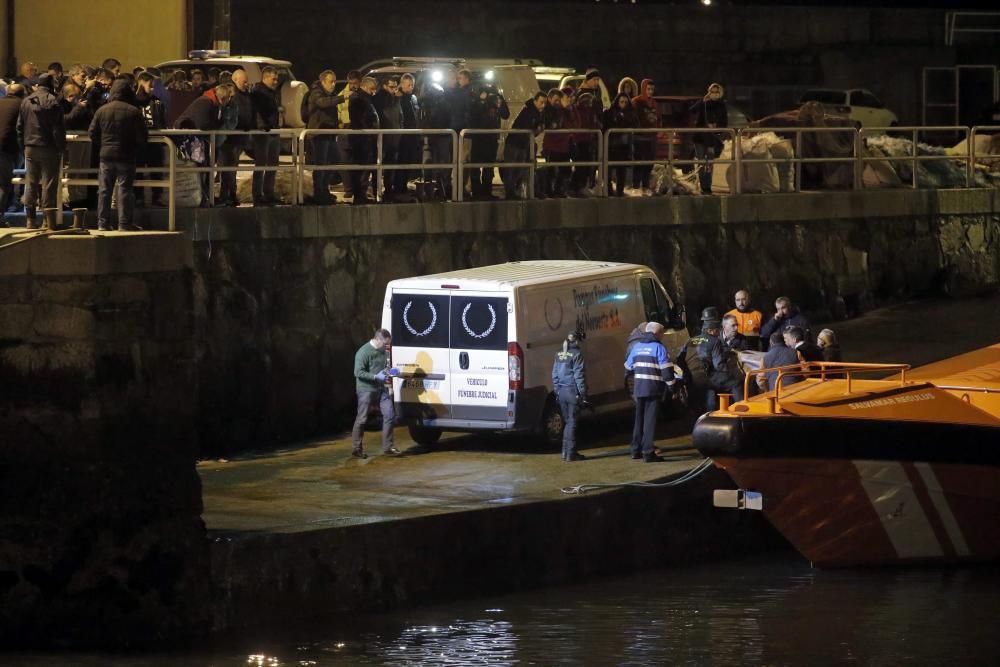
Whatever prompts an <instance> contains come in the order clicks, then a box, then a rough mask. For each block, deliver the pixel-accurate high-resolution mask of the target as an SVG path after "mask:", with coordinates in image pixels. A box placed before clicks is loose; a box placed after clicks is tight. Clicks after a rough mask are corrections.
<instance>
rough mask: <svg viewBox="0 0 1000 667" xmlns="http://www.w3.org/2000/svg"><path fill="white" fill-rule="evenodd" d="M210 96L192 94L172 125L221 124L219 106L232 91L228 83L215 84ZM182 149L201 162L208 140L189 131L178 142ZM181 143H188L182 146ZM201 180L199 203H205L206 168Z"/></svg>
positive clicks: (198, 126) (205, 128)
mask: <svg viewBox="0 0 1000 667" xmlns="http://www.w3.org/2000/svg"><path fill="white" fill-rule="evenodd" d="M212 90H213V91H214V94H213V95H212V96H208V95H201V96H199V97H196V98H195V99H194V101H193V102H191V104H189V105H188V107H187V109H185V110H184V112H183V113H182V114H181V115H180V117H178V119H177V120H176V121H175V122H174V127H176V128H177V129H180V130H202V131H210V130H218V129H220V128H221V127H222V124H223V112H222V109H223V107H225V106H226V105H227V104H229V103H230V101H231V100H232V97H233V93H234V92H235V88H234V86H233V85H232V84H224V85H221V86H216V87H215V88H213V89H212ZM180 145H181V148H182V152H186V153H187V154H188V156H189V157H190V158H191V159H192V160H193V161H194V162H195V164H196V165H198V166H204V165H205V164H207V160H208V148H207V146H208V142H207V141H205V140H204V139H202V138H201V137H199V136H196V135H192V136H191V137H188V138H186V139H183V140H181V142H180ZM184 147H188V148H187V149H186V150H185V148H184ZM199 180H200V182H201V205H202V206H203V207H206V206H208V205H209V188H210V187H212V183H211V178H210V176H209V174H208V173H207V172H205V173H203V174H199Z"/></svg>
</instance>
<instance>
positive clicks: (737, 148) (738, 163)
mask: <svg viewBox="0 0 1000 667" xmlns="http://www.w3.org/2000/svg"><path fill="white" fill-rule="evenodd" d="M730 132H732V133H733V168H734V169H735V170H736V187H735V188H734V194H737V195H741V194H743V130H742V129H741V130H739V131H736V130H733V129H730ZM709 182H711V181H709ZM779 189H780V186H779Z"/></svg>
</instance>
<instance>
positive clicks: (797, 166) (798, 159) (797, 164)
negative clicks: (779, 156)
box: [795, 128, 802, 192]
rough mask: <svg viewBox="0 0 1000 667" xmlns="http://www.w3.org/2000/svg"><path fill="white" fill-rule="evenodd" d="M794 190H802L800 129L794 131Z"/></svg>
mask: <svg viewBox="0 0 1000 667" xmlns="http://www.w3.org/2000/svg"><path fill="white" fill-rule="evenodd" d="M795 192H802V129H801V128H798V129H796V131H795Z"/></svg>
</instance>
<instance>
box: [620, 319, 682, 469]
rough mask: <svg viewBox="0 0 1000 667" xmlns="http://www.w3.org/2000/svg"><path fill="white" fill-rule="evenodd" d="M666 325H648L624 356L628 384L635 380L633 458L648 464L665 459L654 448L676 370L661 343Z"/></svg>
mask: <svg viewBox="0 0 1000 667" xmlns="http://www.w3.org/2000/svg"><path fill="white" fill-rule="evenodd" d="M662 335H663V325H662V324H660V323H659V322H649V323H648V324H647V325H646V335H645V336H643V337H642V338H641V339H640V340H639V342H638V343H636V345H635V346H634V347H633V348H632V349H631V350H629V353H628V356H627V357H625V385H626V386H628V382H629V377H630V376H631V378H632V379H633V380H634V389H633V392H634V399H635V424H634V426H633V427H632V442H631V443H630V445H629V448H630V449H631V451H632V458H633V459H639V458H641V459H642V460H643V461H645V462H646V463H654V462H656V461H662V460H663V459H662V458H660V457H659V456H657V454H656V450H655V449H654V448H653V445H654V443H655V439H656V417H657V414H658V412H659V404H660V398H661V397H662V396H663V393H664V392H665V391H669V392H670V393H673V387H674V383H675V382H676V380H675V379H674V367H673V364H671V363H670V356H669V355H668V354H667V348H666V347H664V346H663V343H661V342H660V337H661V336H662Z"/></svg>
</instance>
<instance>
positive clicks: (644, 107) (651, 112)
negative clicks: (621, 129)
mask: <svg viewBox="0 0 1000 667" xmlns="http://www.w3.org/2000/svg"><path fill="white" fill-rule="evenodd" d="M651 83H653V81H652V80H651V79H643V80H642V83H641V84H640V85H639V90H640V93H639V95H637V96H636V97H633V98H632V108H633V109H635V115H636V118H637V119H638V121H639V127H660V113H659V110H658V109H657V107H656V100H654V99H653V97H652V96H651V95H650V94H649V84H651ZM635 139H636V141H653V140H655V139H656V135H655V134H654V133H652V132H650V133H646V134H636V135H635Z"/></svg>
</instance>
